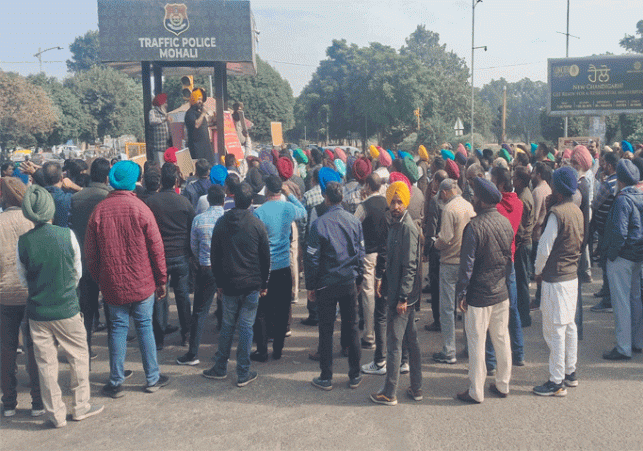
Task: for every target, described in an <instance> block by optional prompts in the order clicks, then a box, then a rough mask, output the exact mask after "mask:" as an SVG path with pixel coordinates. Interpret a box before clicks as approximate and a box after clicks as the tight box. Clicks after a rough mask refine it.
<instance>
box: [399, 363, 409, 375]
mask: <svg viewBox="0 0 643 451" xmlns="http://www.w3.org/2000/svg"><path fill="white" fill-rule="evenodd" d="M410 372H411V367H410V366H409V364H408V363H407V362H404V363H403V364H402V365H400V374H409V373H410Z"/></svg>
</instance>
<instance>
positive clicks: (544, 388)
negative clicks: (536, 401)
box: [534, 381, 567, 396]
mask: <svg viewBox="0 0 643 451" xmlns="http://www.w3.org/2000/svg"><path fill="white" fill-rule="evenodd" d="M534 394H536V395H538V396H567V389H566V388H565V385H563V383H562V382H561V383H560V384H557V383H555V382H552V381H547V382H545V383H544V384H543V385H539V386H537V387H534Z"/></svg>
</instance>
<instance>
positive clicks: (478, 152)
mask: <svg viewBox="0 0 643 451" xmlns="http://www.w3.org/2000/svg"><path fill="white" fill-rule="evenodd" d="M476 155H477V156H478V159H480V160H482V158H484V154H483V153H482V150H480V149H476Z"/></svg>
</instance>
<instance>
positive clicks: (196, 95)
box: [190, 89, 203, 105]
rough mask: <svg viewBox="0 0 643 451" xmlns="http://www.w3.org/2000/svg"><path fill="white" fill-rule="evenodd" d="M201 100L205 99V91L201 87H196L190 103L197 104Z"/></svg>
mask: <svg viewBox="0 0 643 451" xmlns="http://www.w3.org/2000/svg"><path fill="white" fill-rule="evenodd" d="M199 100H203V93H202V92H201V90H200V89H195V90H194V91H192V94H190V105H195V104H196V103H197V102H198V101H199Z"/></svg>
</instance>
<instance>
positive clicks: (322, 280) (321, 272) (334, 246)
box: [304, 205, 364, 290]
mask: <svg viewBox="0 0 643 451" xmlns="http://www.w3.org/2000/svg"><path fill="white" fill-rule="evenodd" d="M363 261H364V235H363V233H362V224H361V223H360V222H359V221H358V220H357V218H356V217H355V216H354V215H352V214H350V213H348V212H347V211H346V210H344V209H343V208H342V207H341V206H339V205H334V206H332V207H330V208H329V209H328V211H327V212H326V213H324V214H323V215H322V216H321V217H319V218H317V219H316V220H315V222H313V224H312V226H311V227H310V233H309V235H308V248H307V251H306V256H305V258H304V272H305V274H306V289H308V290H318V289H321V288H325V287H329V286H332V285H335V286H345V285H349V284H351V283H355V282H357V283H358V284H359V283H361V279H362V274H363V267H362V265H363Z"/></svg>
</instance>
